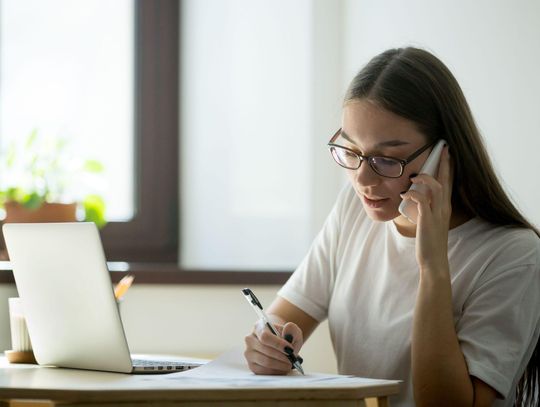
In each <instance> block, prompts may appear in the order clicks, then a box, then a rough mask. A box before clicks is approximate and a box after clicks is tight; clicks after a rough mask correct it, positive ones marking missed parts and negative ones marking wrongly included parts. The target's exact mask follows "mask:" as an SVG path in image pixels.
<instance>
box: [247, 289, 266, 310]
mask: <svg viewBox="0 0 540 407" xmlns="http://www.w3.org/2000/svg"><path fill="white" fill-rule="evenodd" d="M242 292H243V293H244V295H245V296H246V298H247V297H249V298H247V299H248V301H250V302H251V303H252V304H253V305H255V306H256V307H258V308H259V309H261V310H262V309H263V307H262V304H261V303H260V301H259V299H258V298H257V297H256V296H255V293H253V291H251V290H250V289H249V288H243V289H242Z"/></svg>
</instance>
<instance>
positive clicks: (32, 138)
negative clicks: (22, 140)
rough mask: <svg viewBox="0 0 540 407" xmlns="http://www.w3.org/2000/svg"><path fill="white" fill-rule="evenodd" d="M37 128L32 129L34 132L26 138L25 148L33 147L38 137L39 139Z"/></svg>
mask: <svg viewBox="0 0 540 407" xmlns="http://www.w3.org/2000/svg"><path fill="white" fill-rule="evenodd" d="M37 133H38V131H37V129H34V130H32V132H31V133H30V135H29V136H28V138H27V139H26V146H25V149H27V150H29V149H31V148H32V146H33V145H34V143H35V142H36V139H37Z"/></svg>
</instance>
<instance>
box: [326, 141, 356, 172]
mask: <svg viewBox="0 0 540 407" xmlns="http://www.w3.org/2000/svg"><path fill="white" fill-rule="evenodd" d="M330 152H331V153H332V157H334V160H336V162H337V163H338V164H339V165H341V166H342V167H345V168H351V169H356V168H358V167H359V166H360V157H358V156H357V155H356V154H354V153H353V152H352V151H349V150H347V149H345V148H340V147H336V146H332V147H330Z"/></svg>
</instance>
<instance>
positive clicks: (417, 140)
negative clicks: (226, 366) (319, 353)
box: [245, 48, 540, 406]
mask: <svg viewBox="0 0 540 407" xmlns="http://www.w3.org/2000/svg"><path fill="white" fill-rule="evenodd" d="M439 139H445V140H446V141H447V144H448V145H447V147H445V148H444V150H443V153H442V156H441V160H440V165H439V168H438V173H437V175H436V176H434V177H432V176H429V175H426V174H419V172H420V169H421V167H422V164H423V163H424V162H425V160H426V158H427V157H428V155H429V153H430V151H431V149H432V148H431V147H432V146H433V144H434V143H435V142H436V141H437V140H439ZM329 146H330V150H331V152H332V155H333V157H334V159H335V160H336V161H337V163H338V164H339V165H341V166H342V167H344V168H345V170H346V171H347V174H348V176H349V179H350V186H349V187H347V188H346V189H345V190H344V191H342V193H341V194H340V196H339V197H338V200H337V202H336V204H335V206H334V208H333V210H332V212H331V213H330V215H329V217H328V219H327V221H326V223H325V225H324V227H323V229H322V231H321V232H320V234H319V235H318V237H317V238H316V239H315V241H314V243H313V245H312V247H311V249H310V251H309V253H308V254H307V256H306V257H305V259H304V260H303V262H302V263H301V264H300V266H299V267H298V269H297V270H296V271H295V273H294V274H293V276H292V277H291V278H290V279H289V281H288V282H287V283H286V284H285V286H284V287H283V288H282V289H281V290H280V291H279V293H278V297H277V298H276V300H275V301H274V303H273V304H272V305H271V307H270V308H269V310H268V312H269V314H271V315H272V318H273V319H274V320H275V322H276V324H278V329H279V330H280V331H281V337H278V336H274V335H272V334H271V333H270V332H269V331H268V329H265V327H264V326H263V325H262V324H260V323H259V324H257V325H256V326H255V328H254V330H253V332H252V333H251V334H249V335H248V336H246V338H245V342H246V351H245V357H246V359H247V362H248V364H249V367H250V369H251V370H252V371H253V372H255V373H257V374H286V373H288V372H290V370H291V363H290V362H289V360H288V359H287V356H286V353H285V348H286V347H292V348H293V351H294V353H295V354H298V353H299V351H300V349H301V347H302V345H303V343H304V341H305V340H306V339H307V338H308V337H309V335H310V334H311V333H312V332H313V330H314V329H315V328H316V327H317V325H318V324H319V323H320V322H321V321H323V320H324V319H325V318H328V322H329V327H330V333H331V337H332V342H333V345H334V349H335V352H336V355H337V360H338V369H339V372H340V373H342V374H352V375H358V376H364V377H374V378H385V379H401V380H403V381H404V385H403V388H402V392H401V393H400V395H399V396H397V397H396V398H394V399H393V400H392V405H393V406H411V405H417V406H425V405H429V406H445V405H448V406H512V405H514V403H516V404H517V403H521V402H522V401H523V402H524V403H530V404H532V403H536V404H535V405H537V404H538V401H537V400H536V401H534V400H533V399H534V398H535V394H534V393H535V392H538V366H539V365H538V363H539V356H538V337H539V330H540V322H539V321H540V239H539V233H538V231H537V230H536V229H535V228H534V227H533V226H532V225H531V224H530V223H528V222H527V220H525V219H524V217H523V216H522V215H521V214H520V213H519V211H518V210H517V209H516V208H515V207H514V205H513V204H512V203H511V201H510V199H509V198H508V197H507V195H506V194H505V192H504V191H503V189H502V187H501V185H500V183H499V181H498V180H497V177H496V176H495V172H494V170H493V168H492V165H491V163H490V160H489V158H488V155H487V153H486V150H485V148H484V146H483V142H482V140H481V137H480V134H479V131H478V129H477V127H476V125H475V123H474V120H473V118H472V115H471V112H470V109H469V107H468V105H467V102H466V100H465V98H464V96H463V93H462V91H461V89H460V87H459V85H458V83H457V82H456V80H455V78H454V77H453V75H452V74H451V73H450V72H449V70H448V69H447V68H446V67H445V66H444V64H443V63H442V62H441V61H440V60H438V59H437V58H436V57H435V56H433V55H432V54H430V53H428V52H427V51H424V50H420V49H416V48H404V49H392V50H388V51H386V52H384V53H382V54H380V55H378V56H376V57H375V58H374V59H372V60H371V61H370V62H369V63H368V64H367V65H366V66H365V67H364V68H363V69H362V70H361V71H360V73H358V75H357V76H356V77H355V78H354V79H353V81H352V83H351V85H350V87H349V90H348V92H347V95H346V98H345V103H344V107H343V120H342V127H341V129H340V130H339V131H338V132H337V133H336V134H335V135H334V137H332V139H331V141H330V143H329ZM509 154H512V153H511V152H509ZM411 183H413V184H421V185H423V186H424V187H423V190H422V191H412V190H411V191H408V188H409V186H410V185H411ZM403 199H404V200H410V201H412V202H414V203H416V204H417V207H418V219H417V223H416V224H413V223H411V222H409V221H408V220H407V219H406V218H405V217H403V216H402V215H401V214H400V213H399V211H398V206H399V204H400V202H401V201H402V200H403ZM285 335H288V339H290V338H291V337H292V343H289V342H287V341H286V340H285V339H284V338H283V337H284V336H285ZM288 351H290V349H288ZM516 396H517V400H516ZM517 405H522V404H517Z"/></svg>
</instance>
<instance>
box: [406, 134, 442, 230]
mask: <svg viewBox="0 0 540 407" xmlns="http://www.w3.org/2000/svg"><path fill="white" fill-rule="evenodd" d="M446 144H447V143H446V141H445V140H442V139H441V140H439V141H438V142H437V144H435V147H433V149H432V150H431V153H430V154H429V157H428V158H427V160H426V162H425V163H424V165H423V166H422V168H421V169H420V172H419V174H428V175H431V176H432V177H434V176H436V174H437V170H438V168H439V162H440V160H441V153H442V150H443V148H444V146H445V145H446ZM409 190H413V191H420V192H425V190H426V186H425V185H422V184H412V185H411V187H410V188H409ZM398 210H399V212H400V213H401V214H402V215H403V216H405V218H407V220H409V221H410V222H411V223H414V224H416V221H417V219H418V207H417V205H416V202H414V201H412V200H410V199H407V200H404V201H401V204H400V205H399V208H398Z"/></svg>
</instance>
